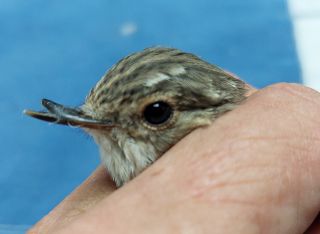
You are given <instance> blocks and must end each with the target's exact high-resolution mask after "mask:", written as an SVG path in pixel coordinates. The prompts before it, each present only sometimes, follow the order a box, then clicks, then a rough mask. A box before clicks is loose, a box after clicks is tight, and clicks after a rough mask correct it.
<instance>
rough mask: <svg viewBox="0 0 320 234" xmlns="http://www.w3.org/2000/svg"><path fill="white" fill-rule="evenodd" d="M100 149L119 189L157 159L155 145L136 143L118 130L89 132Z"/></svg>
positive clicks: (102, 159) (102, 157) (104, 163)
mask: <svg viewBox="0 0 320 234" xmlns="http://www.w3.org/2000/svg"><path fill="white" fill-rule="evenodd" d="M89 133H90V134H91V135H92V136H93V138H94V139H95V141H96V143H97V144H98V145H99V147H100V157H101V161H102V164H103V165H104V166H105V167H106V168H107V170H108V172H109V174H110V175H111V176H112V178H113V180H114V181H115V183H116V185H117V186H118V187H119V186H121V185H123V184H124V183H126V182H128V181H129V180H130V179H132V178H133V177H135V176H136V175H138V174H139V173H140V172H141V171H142V170H144V169H145V168H146V167H147V166H148V165H149V164H151V163H152V162H154V161H155V160H156V158H157V155H156V152H155V149H154V147H153V145H150V144H146V143H145V142H143V141H136V140H135V139H133V138H131V137H129V136H128V135H127V134H126V133H125V132H123V131H121V130H120V129H118V128H114V129H112V130H111V131H110V132H102V131H98V130H89Z"/></svg>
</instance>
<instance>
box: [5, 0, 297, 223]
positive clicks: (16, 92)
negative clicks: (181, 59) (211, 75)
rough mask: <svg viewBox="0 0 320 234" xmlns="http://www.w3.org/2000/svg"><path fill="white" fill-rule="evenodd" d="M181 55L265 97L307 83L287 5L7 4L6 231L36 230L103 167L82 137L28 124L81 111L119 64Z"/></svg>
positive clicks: (215, 0) (280, 1)
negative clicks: (147, 51) (43, 115)
mask: <svg viewBox="0 0 320 234" xmlns="http://www.w3.org/2000/svg"><path fill="white" fill-rule="evenodd" d="M153 45H164V46H169V47H177V48H180V49H182V50H185V51H189V52H192V53H195V54H197V55H199V56H201V57H202V58H203V59H205V60H207V61H209V62H211V63H215V64H217V65H219V66H221V67H223V68H226V69H227V70H229V71H231V72H233V73H235V74H237V75H238V76H240V77H241V78H243V79H244V80H246V81H247V82H249V83H251V84H253V85H254V86H256V87H263V86H266V85H268V84H271V83H274V82H280V81H288V82H299V81H300V76H299V66H298V62H297V57H296V52H295V46H294V41H293V36H292V29H291V22H290V19H289V16H288V12H287V6H286V3H285V1H284V0H268V1H265V0H247V1H238V0H228V1H225V0H186V1H172V0H158V1H148V0H141V1H124V0H118V1H111V0H109V1H106V0H92V1H85V0H74V1H63V0H56V1H43V0H28V1H19V0H2V1H1V3H0V72H1V77H0V88H1V92H0V111H1V112H0V113H1V121H0V142H1V143H0V144H1V147H0V223H3V224H33V223H35V222H36V221H37V220H39V219H40V218H41V217H42V216H43V215H45V214H46V213H48V212H49V211H50V210H51V209H52V208H53V207H54V206H55V205H57V204H58V203H59V202H60V201H61V200H62V199H63V198H64V197H65V196H66V195H67V194H68V193H70V192H71V191H72V190H73V189H74V188H75V187H76V186H77V185H79V184H80V183H81V182H82V181H83V180H84V179H85V178H86V177H87V176H88V175H89V174H90V172H91V171H93V170H94V168H95V167H96V166H97V165H98V163H99V157H98V150H97V147H96V146H95V144H94V143H93V141H92V140H91V139H90V138H89V137H87V136H86V135H85V134H82V133H81V131H80V130H77V129H71V128H66V127H63V126H56V125H48V124H46V123H44V122H40V121H36V120H34V119H31V118H28V117H25V116H23V114H22V110H23V109H24V108H33V109H39V108H40V99H41V98H43V97H47V98H50V99H52V100H55V101H57V102H60V103H64V104H68V105H71V106H72V105H78V104H81V103H82V102H83V100H84V97H85V95H86V94H87V92H88V91H89V89H90V88H91V87H92V86H93V85H94V84H95V83H96V82H97V81H98V80H99V78H100V77H101V76H102V75H103V73H104V72H105V71H106V70H107V69H108V68H109V67H110V66H111V65H112V64H114V63H115V62H116V61H117V60H119V59H120V58H122V57H123V56H124V55H127V54H128V53H132V52H134V51H138V50H141V49H143V48H145V47H150V46H153Z"/></svg>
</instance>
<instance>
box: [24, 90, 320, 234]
mask: <svg viewBox="0 0 320 234" xmlns="http://www.w3.org/2000/svg"><path fill="white" fill-rule="evenodd" d="M252 93H253V94H252V95H250V97H249V98H248V100H247V101H246V102H245V103H243V104H242V105H241V106H239V107H238V108H236V109H235V110H233V111H231V112H229V113H227V114H225V115H223V116H222V117H220V118H219V119H217V120H216V121H215V122H214V124H212V125H210V126H209V127H207V128H201V129H197V130H195V131H193V132H192V133H191V134H189V135H188V136H186V137H185V138H183V139H182V140H181V141H180V142H179V143H177V144H176V145H175V146H174V147H172V148H171V149H170V150H169V151H168V152H167V153H165V155H163V156H162V157H161V158H160V159H159V160H158V161H157V162H156V163H154V164H153V165H152V166H150V167H149V168H148V169H146V170H145V171H144V172H143V173H142V174H140V175H139V176H138V177H137V178H135V179H133V180H132V181H131V182H130V183H128V184H126V185H125V186H123V187H121V188H120V189H117V190H115V186H114V185H113V183H112V181H111V179H110V178H109V176H108V174H107V172H106V171H105V169H104V168H102V167H99V168H98V169H97V170H96V171H95V172H93V174H92V175H91V176H90V177H89V178H88V179H87V180H86V181H85V182H84V183H83V184H81V185H80V186H79V187H78V188H77V189H76V190H75V191H74V192H73V193H72V194H71V195H69V196H68V197H67V198H66V199H65V200H64V201H62V202H61V203H60V204H59V205H58V206H57V207H56V208H55V209H53V211H51V212H50V213H49V214H48V215H47V216H46V217H44V218H43V219H42V220H41V221H40V222H38V223H37V224H36V225H35V226H34V227H33V228H32V229H31V230H30V231H29V233H30V234H31V233H60V234H64V233H78V234H81V233H97V234H99V233H128V232H129V233H224V234H228V233H245V234H251V233H270V234H271V233H272V234H274V233H279V234H287V233H288V234H296V233H297V234H301V233H309V234H310V233H320V222H319V221H317V220H316V221H314V220H315V218H316V216H317V214H318V213H319V211H320V118H319V116H320V94H319V93H318V92H316V91H314V90H312V89H309V88H306V87H303V86H301V85H295V84H276V85H272V86H270V87H267V88H264V89H262V90H259V91H257V92H254V91H253V92H252ZM313 221H314V223H313V225H311V224H312V222H313Z"/></svg>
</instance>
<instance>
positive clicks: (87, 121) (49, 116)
mask: <svg viewBox="0 0 320 234" xmlns="http://www.w3.org/2000/svg"><path fill="white" fill-rule="evenodd" d="M42 105H43V106H44V107H45V108H46V109H47V111H39V112H38V111H32V110H24V114H26V115H29V116H31V117H33V118H36V119H40V120H43V121H47V122H52V123H56V124H62V125H70V126H78V127H83V128H91V129H101V128H111V127H113V126H114V124H113V123H112V121H111V120H97V119H94V118H93V117H91V116H89V115H88V114H87V113H85V112H84V111H83V110H82V109H81V108H78V107H76V108H70V107H65V106H63V105H61V104H58V103H55V102H53V101H50V100H48V99H42Z"/></svg>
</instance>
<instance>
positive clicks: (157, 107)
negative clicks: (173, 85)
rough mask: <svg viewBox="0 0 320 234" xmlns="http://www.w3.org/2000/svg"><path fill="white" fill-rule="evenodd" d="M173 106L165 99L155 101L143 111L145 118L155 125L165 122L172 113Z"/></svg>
mask: <svg viewBox="0 0 320 234" xmlns="http://www.w3.org/2000/svg"><path fill="white" fill-rule="evenodd" d="M172 112H173V110H172V108H171V106H169V104H167V103H166V102H163V101H158V102H154V103H152V104H150V105H148V106H147V107H146V108H145V109H144V112H143V116H144V119H145V120H146V121H147V122H148V123H150V124H153V125H158V124H163V123H165V122H166V121H167V120H168V119H170V117H171V115H172Z"/></svg>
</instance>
